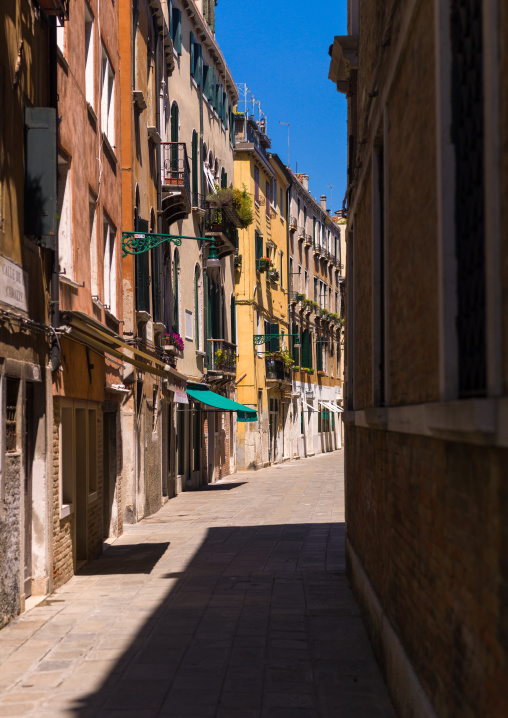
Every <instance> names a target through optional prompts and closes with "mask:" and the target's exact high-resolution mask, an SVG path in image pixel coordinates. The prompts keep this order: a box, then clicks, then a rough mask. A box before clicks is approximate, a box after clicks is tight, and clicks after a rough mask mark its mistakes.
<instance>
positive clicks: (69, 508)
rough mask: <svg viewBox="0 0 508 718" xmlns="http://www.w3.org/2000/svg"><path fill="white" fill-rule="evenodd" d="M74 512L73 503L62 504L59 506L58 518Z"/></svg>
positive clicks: (63, 517)
mask: <svg viewBox="0 0 508 718" xmlns="http://www.w3.org/2000/svg"><path fill="white" fill-rule="evenodd" d="M73 513H74V505H73V504H62V505H61V506H60V518H61V519H65V518H67V516H70V515H71V514H73Z"/></svg>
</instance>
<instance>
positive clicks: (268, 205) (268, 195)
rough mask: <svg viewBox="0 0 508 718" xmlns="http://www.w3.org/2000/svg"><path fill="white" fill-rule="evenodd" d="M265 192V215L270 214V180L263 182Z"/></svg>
mask: <svg viewBox="0 0 508 718" xmlns="http://www.w3.org/2000/svg"><path fill="white" fill-rule="evenodd" d="M265 194H266V210H265V211H266V216H267V217H269V216H270V182H267V183H266V184H265Z"/></svg>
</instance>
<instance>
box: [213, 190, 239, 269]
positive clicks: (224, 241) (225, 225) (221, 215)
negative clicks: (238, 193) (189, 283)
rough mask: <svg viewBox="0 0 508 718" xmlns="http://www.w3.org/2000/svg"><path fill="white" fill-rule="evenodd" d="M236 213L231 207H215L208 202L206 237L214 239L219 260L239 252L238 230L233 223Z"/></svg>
mask: <svg viewBox="0 0 508 718" xmlns="http://www.w3.org/2000/svg"><path fill="white" fill-rule="evenodd" d="M233 213H234V214H235V215H236V212H235V211H234V210H233V209H232V208H230V207H220V208H219V207H214V206H213V205H211V204H210V203H209V202H207V207H206V210H205V237H213V238H214V239H215V246H216V247H217V254H218V255H219V258H222V257H227V256H228V255H230V254H235V253H236V252H237V250H238V229H237V225H236V224H235V222H233V221H232V217H231V215H232V214H233Z"/></svg>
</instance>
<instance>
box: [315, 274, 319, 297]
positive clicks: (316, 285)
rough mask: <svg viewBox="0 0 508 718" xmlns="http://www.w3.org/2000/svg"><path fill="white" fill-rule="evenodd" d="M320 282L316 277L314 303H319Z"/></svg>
mask: <svg viewBox="0 0 508 718" xmlns="http://www.w3.org/2000/svg"><path fill="white" fill-rule="evenodd" d="M318 291H319V289H318V280H317V279H316V278H315V277H314V301H315V302H317V301H318Z"/></svg>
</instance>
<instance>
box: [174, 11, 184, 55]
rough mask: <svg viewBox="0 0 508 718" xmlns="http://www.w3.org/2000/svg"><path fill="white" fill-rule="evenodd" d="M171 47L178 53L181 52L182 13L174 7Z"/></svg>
mask: <svg viewBox="0 0 508 718" xmlns="http://www.w3.org/2000/svg"><path fill="white" fill-rule="evenodd" d="M172 15H173V33H172V37H173V47H174V48H175V50H176V51H177V53H178V54H179V55H181V54H182V13H181V11H180V10H179V9H178V8H176V7H174V8H173V13H172Z"/></svg>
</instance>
